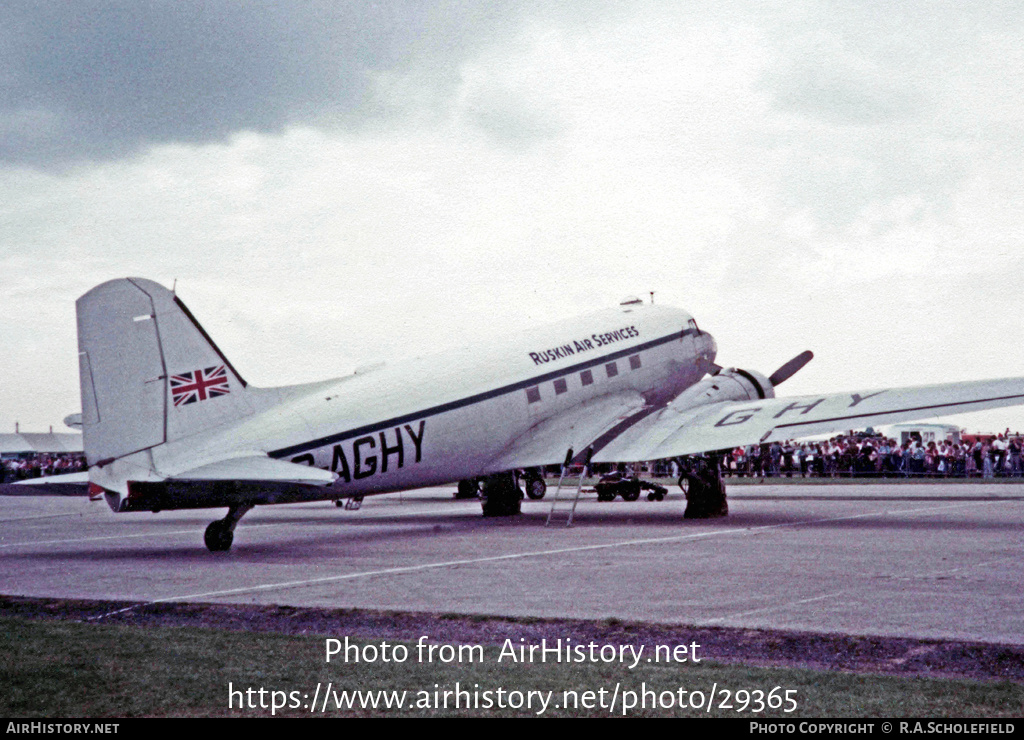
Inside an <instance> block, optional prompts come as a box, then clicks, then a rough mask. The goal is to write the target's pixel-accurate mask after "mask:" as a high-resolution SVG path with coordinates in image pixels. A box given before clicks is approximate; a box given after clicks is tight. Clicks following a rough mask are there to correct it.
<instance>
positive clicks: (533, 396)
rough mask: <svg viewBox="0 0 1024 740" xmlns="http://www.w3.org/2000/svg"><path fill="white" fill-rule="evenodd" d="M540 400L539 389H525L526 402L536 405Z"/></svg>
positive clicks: (535, 387) (534, 387)
mask: <svg viewBox="0 0 1024 740" xmlns="http://www.w3.org/2000/svg"><path fill="white" fill-rule="evenodd" d="M539 400H540V388H539V387H537V386H533V388H527V389H526V402H527V403H537V402H538V401H539Z"/></svg>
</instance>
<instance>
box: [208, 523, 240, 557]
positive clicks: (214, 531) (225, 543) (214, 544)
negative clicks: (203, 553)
mask: <svg viewBox="0 0 1024 740" xmlns="http://www.w3.org/2000/svg"><path fill="white" fill-rule="evenodd" d="M234 539H235V535H234V533H233V532H231V531H230V530H229V529H228V528H227V527H226V526H225V525H224V522H222V521H220V520H219V519H218V520H217V521H215V522H210V526H208V527H207V528H206V534H204V535H203V541H204V542H205V543H206V549H207V550H209V551H210V552H227V551H228V550H230V549H231V543H232V542H233V541H234Z"/></svg>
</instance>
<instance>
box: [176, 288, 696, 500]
mask: <svg viewBox="0 0 1024 740" xmlns="http://www.w3.org/2000/svg"><path fill="white" fill-rule="evenodd" d="M715 351H716V347H715V344H714V340H713V339H712V338H711V336H710V335H708V334H706V333H704V332H701V331H699V330H698V329H697V327H696V324H695V323H694V322H693V319H692V317H691V316H690V315H689V314H688V313H686V312H685V311H681V310H678V309H673V308H669V307H662V306H650V305H637V306H632V307H629V308H623V309H609V310H605V311H601V312H597V313H593V314H589V315H587V316H583V317H578V318H574V319H571V320H567V321H562V322H559V323H556V324H550V325H547V326H542V327H538V328H535V329H532V330H529V331H527V332H524V333H522V334H518V335H516V336H515V337H503V338H501V339H500V340H498V341H495V342H491V343H487V344H478V345H473V346H467V347H462V348H457V349H453V350H450V351H447V352H444V353H441V354H437V355H431V356H427V357H420V358H415V359H412V360H408V361H404V362H400V363H395V364H393V365H384V366H381V367H380V368H378V369H375V370H373V371H370V372H367V373H365V374H356V375H354V376H349V377H346V378H342V379H340V380H338V381H337V382H335V383H331V384H328V383H324V384H317V386H316V389H315V391H313V390H311V391H310V392H308V393H304V394H302V395H298V396H296V397H291V398H287V397H286V398H284V400H282V401H280V402H278V403H276V404H274V405H273V406H271V407H270V408H268V409H267V410H266V411H262V412H258V413H256V414H255V415H253V416H250V417H248V418H246V419H244V420H241V421H240V422H238V423H236V424H232V425H230V428H228V429H222V430H219V431H218V432H216V433H214V434H211V435H209V437H208V438H207V440H205V442H206V445H204V446H207V445H208V446H209V447H211V448H216V449H218V450H220V451H221V453H225V452H226V451H227V449H228V448H229V447H230V448H234V449H236V450H259V451H261V452H265V453H267V454H268V455H269V456H270V457H273V458H278V459H282V460H287V461H291V462H295V463H300V464H306V465H313V466H316V467H318V468H322V469H325V470H330V471H332V472H334V473H336V474H337V475H338V480H337V481H336V482H335V484H334V485H333V486H330V488H329V489H327V491H325V497H339V498H341V497H349V496H362V495H368V494H373V493H384V492H388V491H396V490H403V489H408V488H416V487H422V486H429V485H436V484H440V483H447V482H451V481H455V480H460V479H464V478H472V477H475V476H480V475H485V474H489V473H495V472H501V471H502V470H505V469H508V468H507V466H504V467H503V466H501V465H500V463H499V462H498V461H499V460H500V457H501V454H502V452H503V451H505V450H506V449H508V448H509V446H510V445H511V444H514V443H515V441H516V440H518V439H520V438H522V437H523V436H524V435H527V434H529V433H530V431H531V429H533V428H535V427H537V426H538V425H540V424H542V423H543V422H544V421H545V420H548V419H551V418H552V417H555V416H557V415H560V414H564V413H566V412H569V411H571V410H572V409H573V407H575V406H577V405H579V404H583V403H586V402H589V401H593V400H594V399H596V398H598V397H601V396H607V395H610V394H624V393H634V394H639V395H641V396H642V397H643V400H644V401H645V402H646V403H648V404H651V405H657V404H663V403H666V402H667V401H669V400H671V399H672V398H674V397H675V396H676V395H678V394H679V393H680V392H682V391H683V390H684V389H685V388H687V387H688V386H690V385H692V384H693V383H695V382H697V381H698V380H699V379H700V378H701V377H703V376H704V375H705V374H706V372H707V371H708V369H709V368H710V366H711V365H712V363H713V362H714V356H715ZM266 393H273V389H270V390H268V391H266ZM196 441H197V440H195V439H193V440H191V441H189V443H188V444H189V447H191V448H192V449H193V450H194V449H195V448H194V447H193V445H194V443H195V442H196ZM174 446H175V445H171V446H169V447H171V448H172V449H168V450H167V452H168V453H169V454H170V455H171V456H173V454H174V451H173V447H174ZM560 461H561V460H560V458H559V459H550V460H547V461H546V462H547V463H557V462H560Z"/></svg>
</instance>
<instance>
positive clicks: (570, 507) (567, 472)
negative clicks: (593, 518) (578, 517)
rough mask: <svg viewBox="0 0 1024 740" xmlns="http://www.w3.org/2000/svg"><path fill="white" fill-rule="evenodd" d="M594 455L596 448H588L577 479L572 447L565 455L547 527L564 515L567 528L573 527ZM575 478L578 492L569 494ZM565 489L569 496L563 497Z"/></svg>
mask: <svg viewBox="0 0 1024 740" xmlns="http://www.w3.org/2000/svg"><path fill="white" fill-rule="evenodd" d="M593 454H594V448H593V447H588V448H587V452H586V454H585V455H584V456H583V465H582V466H581V467H580V470H579V475H578V477H576V476H574V471H573V470H572V467H573V452H572V448H571V447H570V448H569V449H568V451H567V452H566V453H565V462H563V463H562V470H561V473H560V474H559V476H558V486H557V487H556V488H555V495H554V496H553V497H552V499H551V510H550V511H549V512H548V518H547V520H546V521H545V522H544V526H545V527H547V526H549V525H550V524H551V523H552V522H555V521H557V519H558V516H560V515H562V514H565V526H566V527H571V526H572V519H573V516H574V515H575V514H576V505H577V504H578V503H579V501H580V493H582V491H583V478H584V477H585V476H586V474H587V468H589V467H590V458H591V457H592V456H593ZM573 477H576V480H575V486H576V490H575V492H573V493H568V490H569V489H571V488H572V486H573ZM563 488H564V489H566V490H567V494H566V495H565V496H564V497H563V496H562V495H561V494H562V489H563ZM560 504H561V505H560Z"/></svg>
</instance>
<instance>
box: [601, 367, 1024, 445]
mask: <svg viewBox="0 0 1024 740" xmlns="http://www.w3.org/2000/svg"><path fill="white" fill-rule="evenodd" d="M1017 404H1024V378H1006V379H1002V380H982V381H975V382H968V383H946V384H942V385H928V386H916V387H910V388H884V389H880V390H870V391H858V392H851V393H833V394H823V395H814V396H794V397H790V398H766V399H761V400H756V401H744V402H737V401H722V402H718V403H710V404H707V405H704V406H697V407H696V408H693V407H690V408H676V407H674V406H673V405H672V404H669V405H668V406H666V407H665V408H664V409H662V410H661V411H659V412H656V413H653V414H651V415H649V416H647V417H646V418H644V419H641V420H640V421H639V422H637V423H636V424H634V425H633V426H631V427H630V428H629V429H627V430H626V431H625V432H623V433H622V434H621V435H619V436H617V437H616V438H615V439H614V440H613V441H611V442H610V443H609V444H608V445H606V446H605V447H603V448H602V449H600V450H599V451H598V452H597V454H595V455H594V458H593V459H594V461H595V462H632V461H638V460H658V459H662V458H666V457H675V456H677V455H690V454H696V453H699V452H708V451H711V450H722V449H730V448H733V447H737V446H739V445H749V444H758V443H761V442H773V441H776V440H778V441H782V440H786V439H797V438H800V437H806V436H810V435H815V434H827V433H829V432H842V431H846V430H850V429H864V428H865V427H868V426H877V425H879V424H890V423H893V422H897V421H909V420H913V419H929V418H932V417H936V416H944V415H949V414H959V413H964V412H967V411H981V410H983V409H991V408H998V407H1000V406H1014V405H1017Z"/></svg>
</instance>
